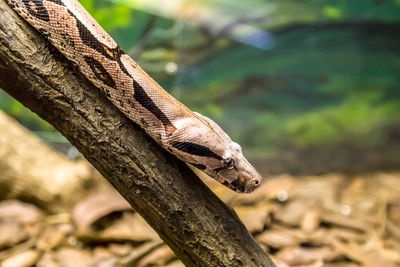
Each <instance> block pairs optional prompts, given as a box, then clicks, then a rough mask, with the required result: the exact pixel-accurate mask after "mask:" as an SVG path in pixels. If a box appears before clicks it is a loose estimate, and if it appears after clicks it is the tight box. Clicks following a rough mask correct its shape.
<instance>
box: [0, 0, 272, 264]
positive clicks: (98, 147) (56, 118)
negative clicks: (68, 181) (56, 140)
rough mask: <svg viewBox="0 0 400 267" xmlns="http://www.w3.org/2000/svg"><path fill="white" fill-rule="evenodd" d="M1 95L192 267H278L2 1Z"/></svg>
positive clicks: (179, 165)
mask: <svg viewBox="0 0 400 267" xmlns="http://www.w3.org/2000/svg"><path fill="white" fill-rule="evenodd" d="M0 43H1V47H0V87H1V88H3V89H4V90H6V91H7V92H8V93H9V94H10V95H12V96H13V97H15V98H16V99H17V100H19V101H20V102H21V103H23V104H24V105H25V106H27V107H28V108H30V109H31V110H32V111H34V112H35V113H37V114H38V115H39V116H41V117H42V118H44V119H45V120H47V121H48V122H50V123H51V124H52V125H54V126H55V127H56V128H57V129H58V130H59V131H60V132H61V133H62V134H63V135H65V136H66V137H67V138H68V139H69V140H70V142H71V143H72V144H73V145H75V146H76V147H77V148H78V149H79V151H80V152H81V153H82V154H83V155H84V156H85V157H86V158H87V159H88V160H89V161H90V162H91V163H92V164H93V165H94V166H95V168H96V169H97V170H99V171H100V172H101V173H102V174H103V175H104V177H106V178H107V179H108V180H109V181H110V182H111V183H112V184H113V185H114V186H115V187H116V189H117V190H118V191H119V192H120V193H121V194H122V195H123V196H124V197H125V198H126V199H127V200H128V201H129V203H130V204H131V205H132V206H133V207H134V208H135V210H136V211H138V212H139V213H140V214H141V215H142V216H143V218H144V219H145V220H146V221H147V222H148V223H149V224H150V225H151V226H152V227H153V228H154V229H155V230H156V231H157V233H158V234H159V235H160V237H161V238H162V239H163V240H164V241H165V242H166V243H167V244H168V245H169V246H170V247H171V248H172V249H173V250H174V252H175V253H176V255H177V256H178V257H179V258H180V259H181V260H182V262H184V263H185V264H186V265H187V266H273V263H272V262H271V260H270V259H269V258H268V256H267V255H266V254H265V253H264V252H263V250H262V249H261V248H260V247H259V246H258V245H257V243H256V242H255V241H254V239H253V238H252V236H251V235H250V234H249V232H248V231H247V230H246V228H245V227H244V225H243V224H242V223H241V221H240V220H239V218H238V217H237V215H236V214H235V213H234V212H233V211H232V209H230V208H229V207H227V206H226V205H225V204H224V203H222V202H221V201H220V200H219V199H218V198H217V197H216V196H215V195H214V194H213V193H212V192H211V191H210V190H209V189H208V188H207V187H206V186H205V185H204V184H203V183H202V182H201V181H200V180H199V179H198V178H197V177H196V176H195V175H194V174H193V173H192V171H191V170H190V169H189V168H188V167H187V166H186V165H185V164H184V163H182V162H180V161H178V160H177V159H176V158H175V157H174V156H172V155H170V154H168V153H167V152H165V151H164V150H163V149H162V148H160V147H159V146H158V145H157V144H156V143H155V142H154V141H152V140H151V139H150V138H149V137H148V136H147V135H146V134H144V132H143V131H142V130H141V129H140V128H138V126H136V125H135V124H134V123H132V122H131V121H129V120H128V119H126V118H125V117H124V116H123V115H122V114H121V113H120V112H119V111H117V109H116V108H115V107H114V106H113V105H112V104H111V103H110V102H108V101H107V100H106V99H105V98H104V97H103V96H102V95H100V94H99V91H98V90H97V89H96V88H95V87H94V86H92V85H91V84H90V83H89V82H88V81H87V80H86V79H84V78H83V77H82V76H81V75H80V74H78V73H77V72H76V71H74V69H73V68H72V67H71V65H70V64H68V63H65V59H64V58H63V57H62V56H60V54H59V53H57V52H56V51H54V49H51V47H50V49H49V47H48V44H47V43H46V42H44V40H43V38H41V37H40V36H39V35H38V34H37V33H36V32H34V31H33V30H31V28H30V27H29V26H28V25H27V24H26V23H25V22H24V21H22V20H21V19H20V18H19V17H18V16H17V15H16V14H15V13H14V12H13V11H12V10H11V9H10V8H9V7H8V6H7V4H6V3H5V1H0Z"/></svg>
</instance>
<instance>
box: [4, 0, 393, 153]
mask: <svg viewBox="0 0 400 267" xmlns="http://www.w3.org/2000/svg"><path fill="white" fill-rule="evenodd" d="M163 3H164V2H152V1H145V0H141V1H128V0H85V1H82V4H83V5H84V6H85V7H86V8H87V10H88V11H89V12H90V13H91V14H92V15H93V16H94V17H95V18H96V19H97V20H98V21H99V23H100V24H101V25H102V26H103V27H104V28H105V29H106V30H107V31H108V32H109V33H110V34H111V35H112V36H113V38H114V39H115V40H116V41H117V42H118V43H119V44H120V46H121V47H122V48H123V49H124V50H125V51H126V52H127V53H129V54H130V55H132V56H133V57H134V58H135V59H136V60H137V61H138V63H139V64H140V65H141V66H142V67H143V68H144V69H145V70H146V71H148V72H149V73H150V74H151V75H152V76H153V77H154V78H155V79H156V80H157V81H159V82H160V83H161V84H162V85H163V86H164V87H165V88H166V89H167V90H168V91H169V92H170V93H172V94H173V95H174V96H175V97H177V98H178V99H180V100H181V101H182V102H184V103H185V104H186V105H188V106H189V107H191V108H192V109H194V110H196V111H200V112H202V113H204V114H205V115H208V116H210V117H212V118H213V119H215V120H216V121H217V122H218V123H220V124H221V125H222V126H223V128H224V129H226V130H227V132H228V133H229V134H230V135H231V136H232V137H233V139H235V140H237V141H239V142H240V143H241V144H242V145H243V146H245V148H246V151H252V153H250V154H253V155H257V156H262V157H274V156H276V155H279V154H280V153H282V151H284V150H288V149H289V150H291V149H294V150H302V149H308V148H322V149H325V148H327V147H335V146H339V145H341V144H352V145H353V146H356V147H360V148H362V147H371V146H379V144H382V143H384V142H386V141H385V136H387V135H388V134H389V133H388V132H387V131H388V130H387V129H392V128H393V127H394V128H396V127H397V126H396V125H398V122H399V119H398V118H400V75H399V73H400V37H399V34H398V33H399V32H400V15H399V14H400V1H399V0H387V1H376V0H351V1H348V0H329V1H328V0H318V1H317V0H303V1H298V0H289V1H278V0H270V1H263V0H249V1H245V2H234V1H233V2H232V1H227V0H218V1H217V0H208V1H189V0H180V1H178V0H177V1H176V2H174V3H175V4H174V5H171V6H162V5H163ZM152 4H153V6H152ZM174 8H175V9H176V10H172V9H174ZM193 10H195V11H196V12H193ZM166 11H168V12H166ZM185 12H189V13H190V12H192V13H190V14H192V15H191V16H186V13H185ZM202 12H203V13H204V14H207V16H208V17H207V19H204V18H202V17H201V16H199V14H202ZM246 21H248V22H249V23H248V24H246V23H244V24H243V22H246ZM228 25H229V26H228ZM243 25H245V26H247V25H250V26H251V27H250V28H249V27H247V28H246V27H243ZM241 27H242V28H241ZM260 36H261V37H260ZM262 38H264V39H262ZM171 64H172V66H173V65H174V64H177V66H178V72H177V73H175V72H168V66H171ZM0 107H1V108H2V109H4V110H6V111H7V112H9V113H10V114H12V115H13V116H15V117H17V118H18V119H19V120H20V121H24V123H25V124H26V125H28V126H29V127H32V128H35V129H40V130H48V129H49V127H48V125H47V124H43V123H40V122H38V120H37V119H36V117H35V116H32V115H28V114H29V113H28V112H26V111H23V109H22V108H21V107H20V105H19V104H17V103H16V102H15V101H12V100H10V99H9V98H5V97H4V96H2V95H0Z"/></svg>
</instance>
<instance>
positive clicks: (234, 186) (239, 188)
mask: <svg viewBox="0 0 400 267" xmlns="http://www.w3.org/2000/svg"><path fill="white" fill-rule="evenodd" d="M222 184H223V185H225V186H226V187H228V188H229V189H231V190H233V191H236V192H240V193H245V192H246V187H245V184H243V183H240V182H239V181H238V180H236V181H233V182H230V183H229V182H228V181H225V182H223V183H222Z"/></svg>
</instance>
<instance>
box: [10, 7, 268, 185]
mask: <svg viewBox="0 0 400 267" xmlns="http://www.w3.org/2000/svg"><path fill="white" fill-rule="evenodd" d="M7 2H8V4H9V5H10V6H11V7H12V8H13V9H14V10H15V11H16V12H17V13H18V14H19V15H20V16H21V17H22V18H24V19H25V20H26V21H27V22H28V23H29V24H31V25H32V26H33V27H34V28H36V29H37V30H38V31H39V32H40V33H41V34H42V35H43V36H44V37H45V38H46V39H47V40H49V41H50V43H51V44H53V45H54V46H55V47H56V48H57V50H59V51H60V52H61V53H62V54H63V55H64V56H65V57H66V58H67V59H68V60H70V61H72V62H73V63H75V64H76V65H77V66H78V68H79V71H80V72H81V73H82V74H83V75H84V76H85V77H86V78H87V79H88V80H89V81H91V82H92V83H93V84H94V85H95V86H96V87H98V88H99V89H100V90H101V91H102V93H104V94H105V95H106V96H107V98H108V99H109V100H111V102H112V103H113V104H114V105H115V106H116V107H117V108H118V109H119V110H120V111H121V112H122V113H124V114H125V116H127V117H128V118H129V119H131V120H132V121H133V122H135V123H137V124H138V125H139V126H140V127H141V128H143V130H144V131H146V132H147V134H149V135H150V136H151V137H152V138H153V139H154V140H155V141H156V142H158V143H159V144H160V145H161V146H162V147H163V148H164V149H166V150H167V151H169V152H170V153H172V154H173V155H175V156H176V157H178V158H179V159H181V160H182V161H184V162H186V163H188V164H191V165H193V166H195V167H196V168H198V169H200V170H201V171H203V172H204V173H206V174H207V175H209V176H211V177H212V178H214V179H215V180H217V181H218V182H220V183H222V184H223V185H225V186H227V187H229V188H230V189H232V190H234V191H237V192H245V193H249V192H252V191H253V190H254V189H256V188H257V187H258V186H259V185H260V183H261V176H260V175H259V174H258V173H257V171H256V170H255V169H254V168H253V166H252V165H251V164H250V163H249V162H248V161H247V159H246V158H245V157H244V156H243V154H242V150H241V147H240V145H239V144H237V143H235V142H233V141H232V140H231V138H230V137H229V136H228V135H227V134H226V133H225V132H224V131H223V130H222V129H221V128H220V127H219V126H218V125H217V124H216V123H215V122H214V121H212V120H211V119H209V118H207V117H205V116H203V115H201V114H199V113H197V112H193V111H191V110H190V109H189V108H187V107H186V106H184V105H183V104H182V103H180V102H179V101H178V100H176V99H175V98H173V97H172V96H171V95H169V94H168V93H167V92H166V91H165V90H164V89H162V88H161V87H160V86H159V85H158V84H157V83H156V82H155V81H154V80H153V79H152V78H151V77H150V76H149V75H148V74H147V73H146V72H145V71H144V70H142V68H140V67H139V66H138V65H137V64H136V63H135V62H134V61H133V59H132V58H130V57H129V56H128V55H127V54H125V53H124V52H123V51H122V50H121V49H120V47H119V46H118V45H117V44H116V43H115V41H114V40H113V39H112V38H111V37H110V36H109V35H108V34H107V32H106V31H105V30H104V29H103V28H102V27H101V26H100V25H99V24H98V23H97V22H96V21H95V20H94V19H93V18H92V17H91V16H90V14H89V13H88V12H87V11H86V10H85V9H84V8H83V7H82V6H81V4H80V3H79V2H78V1H77V0H7Z"/></svg>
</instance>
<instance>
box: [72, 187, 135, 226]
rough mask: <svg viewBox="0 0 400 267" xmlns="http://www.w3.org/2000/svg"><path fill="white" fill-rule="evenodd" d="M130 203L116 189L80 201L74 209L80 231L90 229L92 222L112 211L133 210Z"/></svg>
mask: <svg viewBox="0 0 400 267" xmlns="http://www.w3.org/2000/svg"><path fill="white" fill-rule="evenodd" d="M131 209H132V208H131V206H130V205H129V203H128V202H127V201H126V200H125V199H124V198H122V197H121V195H119V194H118V193H117V192H116V191H111V190H109V191H101V192H97V193H94V194H92V195H90V196H89V197H88V198H86V199H84V200H83V201H80V202H79V203H78V204H77V205H76V206H75V207H74V211H73V220H74V222H75V224H76V226H77V228H78V231H83V232H84V231H88V230H89V227H90V225H91V224H93V223H94V222H95V221H97V220H99V219H100V218H102V217H103V216H106V215H108V214H110V213H112V212H116V211H124V210H131Z"/></svg>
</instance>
